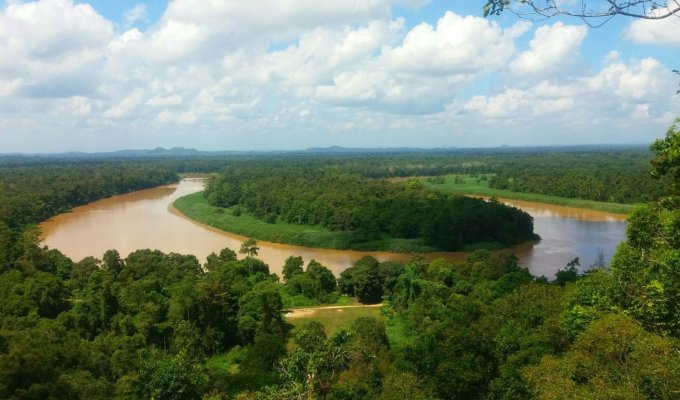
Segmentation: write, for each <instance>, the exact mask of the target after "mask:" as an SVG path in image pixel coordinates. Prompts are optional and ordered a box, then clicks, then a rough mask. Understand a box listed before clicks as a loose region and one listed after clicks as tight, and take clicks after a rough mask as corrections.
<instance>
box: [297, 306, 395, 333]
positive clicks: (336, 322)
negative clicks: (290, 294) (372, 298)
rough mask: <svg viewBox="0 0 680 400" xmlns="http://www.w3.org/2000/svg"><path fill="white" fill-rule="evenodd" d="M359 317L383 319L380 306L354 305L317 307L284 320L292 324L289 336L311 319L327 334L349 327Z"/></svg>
mask: <svg viewBox="0 0 680 400" xmlns="http://www.w3.org/2000/svg"><path fill="white" fill-rule="evenodd" d="M359 317H373V318H375V319H378V320H381V321H384V320H385V318H384V317H383V315H382V313H381V312H380V307H354V308H330V309H323V308H319V309H317V310H316V312H315V313H314V314H312V315H309V316H306V317H298V318H287V319H286V321H287V322H288V323H289V324H291V325H292V326H293V330H292V331H291V337H294V336H295V329H296V328H298V327H301V326H303V325H305V324H307V323H309V322H311V321H318V322H320V323H321V324H323V326H324V328H325V329H326V334H327V335H332V334H333V333H335V332H337V331H338V330H340V329H343V328H344V329H349V328H350V327H351V326H352V324H353V323H354V320H356V319H357V318H359Z"/></svg>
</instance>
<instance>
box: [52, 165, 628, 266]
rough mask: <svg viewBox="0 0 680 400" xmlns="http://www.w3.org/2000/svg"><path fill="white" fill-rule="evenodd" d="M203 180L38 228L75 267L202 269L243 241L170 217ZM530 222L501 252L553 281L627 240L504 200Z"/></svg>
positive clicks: (334, 254) (281, 248)
mask: <svg viewBox="0 0 680 400" xmlns="http://www.w3.org/2000/svg"><path fill="white" fill-rule="evenodd" d="M202 187H203V180H201V179H191V178H188V179H184V180H182V181H181V182H180V183H177V184H173V185H167V186H160V187H156V188H152V189H146V190H141V191H138V192H134V193H129V194H124V195H120V196H114V197H111V198H108V199H104V200H99V201H96V202H94V203H91V204H88V205H85V206H81V207H76V208H74V209H73V211H72V212H68V213H64V214H60V215H57V216H55V217H53V218H50V219H49V220H47V221H45V222H43V223H42V224H40V228H41V230H42V237H43V244H45V245H47V246H49V247H50V248H55V249H59V250H60V251H61V252H62V253H64V254H65V255H67V256H68V257H70V258H72V259H73V260H81V259H83V258H84V257H87V256H94V257H99V258H101V256H102V254H103V253H104V252H105V251H106V250H108V249H116V250H118V251H119V252H120V253H121V256H127V254H129V253H130V252H132V251H134V250H136V249H146V248H148V249H158V250H161V251H163V252H166V253H169V252H175V253H182V254H193V255H195V256H196V257H198V259H199V260H200V261H205V258H206V257H207V256H208V255H209V254H210V253H212V252H219V251H220V250H221V249H223V248H224V247H230V248H231V249H233V250H234V251H238V249H239V247H240V245H241V243H242V242H243V241H244V240H245V239H246V238H244V237H242V236H238V235H233V234H230V233H226V232H222V231H218V230H215V229H212V228H210V227H206V226H202V225H200V224H197V223H195V222H193V221H190V220H188V219H186V218H184V217H183V216H181V215H179V214H178V213H177V212H176V211H173V210H172V207H171V205H172V203H173V202H174V201H175V200H176V199H177V198H179V197H182V196H185V195H188V194H191V193H195V192H197V191H200V190H202ZM501 201H504V202H507V203H509V204H511V205H513V206H516V207H519V208H521V209H523V210H524V211H526V212H528V213H529V214H531V215H532V216H533V217H534V230H535V232H536V233H538V234H539V235H540V236H541V238H542V240H541V241H540V242H538V243H525V244H522V245H519V246H514V247H511V248H509V249H507V250H505V251H508V252H513V253H515V254H516V255H517V256H519V258H520V264H521V265H523V266H526V267H528V268H529V270H530V271H531V272H532V273H533V274H534V275H537V276H540V275H545V276H547V277H552V276H553V275H554V273H555V272H556V271H557V269H558V268H563V267H564V266H565V265H566V263H567V262H569V261H570V260H572V259H573V258H574V257H579V258H580V259H581V263H582V269H585V268H587V266H588V265H591V264H593V263H595V261H596V260H597V255H598V251H599V250H598V249H601V251H603V252H604V255H605V259H606V260H608V259H609V258H610V257H611V256H612V254H613V253H614V251H615V250H616V246H617V245H618V244H619V243H620V242H621V241H622V240H623V239H624V238H625V221H624V218H623V217H621V216H619V215H615V214H609V213H604V212H598V211H591V210H582V209H576V208H570V207H561V206H553V205H547V204H541V203H531V202H524V201H517V200H501ZM258 246H259V247H260V252H259V256H258V257H259V258H261V259H262V260H263V261H265V262H266V263H267V264H269V266H270V269H271V271H272V272H275V273H278V274H280V272H281V268H282V267H283V263H284V260H285V259H286V258H288V257H289V256H291V255H299V256H302V257H303V258H304V259H305V261H309V260H311V259H315V260H317V261H319V262H320V263H322V264H323V265H325V266H327V267H328V268H330V269H331V270H332V271H333V272H334V273H335V274H336V275H337V274H339V273H340V272H341V271H342V270H344V269H345V268H347V267H349V266H351V265H352V263H353V262H355V261H356V260H358V259H359V258H361V257H362V256H364V255H367V254H370V255H372V256H374V257H376V258H377V259H378V260H381V261H387V260H393V261H407V260H408V259H409V258H410V255H409V254H403V253H385V252H357V251H347V250H332V249H313V248H305V247H298V246H288V245H284V244H279V243H269V242H258ZM436 257H444V258H447V259H449V260H464V259H465V257H466V254H465V253H462V252H455V253H429V254H427V258H430V259H432V258H436Z"/></svg>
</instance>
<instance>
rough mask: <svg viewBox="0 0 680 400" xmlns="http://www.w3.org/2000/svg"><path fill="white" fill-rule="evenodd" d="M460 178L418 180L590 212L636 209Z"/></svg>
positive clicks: (441, 187) (456, 190) (453, 189)
mask: <svg viewBox="0 0 680 400" xmlns="http://www.w3.org/2000/svg"><path fill="white" fill-rule="evenodd" d="M459 178H462V182H459V183H455V182H454V176H452V175H449V176H446V177H445V181H444V183H442V184H436V183H431V182H428V181H427V178H418V180H420V181H421V182H422V183H424V184H426V185H427V186H430V187H432V188H434V189H439V190H444V191H447V192H454V193H460V194H477V195H480V196H489V197H498V198H504V199H514V200H524V201H533V202H537V203H546V204H555V205H559V206H566V207H574V208H587V209H590V210H598V211H606V212H610V213H614V214H630V213H631V212H632V211H633V209H634V208H635V207H636V206H635V205H633V204H620V203H606V202H602V201H592V200H581V199H572V198H567V197H558V196H548V195H543V194H534V193H523V192H513V191H511V190H506V189H494V188H490V187H489V182H488V181H486V180H477V179H476V178H475V177H472V176H466V175H463V176H461V175H459Z"/></svg>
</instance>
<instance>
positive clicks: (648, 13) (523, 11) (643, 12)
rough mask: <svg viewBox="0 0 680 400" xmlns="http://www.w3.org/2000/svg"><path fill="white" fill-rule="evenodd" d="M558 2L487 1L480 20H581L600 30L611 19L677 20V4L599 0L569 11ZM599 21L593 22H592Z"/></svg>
mask: <svg viewBox="0 0 680 400" xmlns="http://www.w3.org/2000/svg"><path fill="white" fill-rule="evenodd" d="M561 3H562V2H560V1H559V0H547V1H543V0H487V3H486V4H485V5H484V9H483V11H484V16H489V15H500V14H501V13H503V12H504V11H509V12H511V13H513V14H515V15H517V16H519V17H521V18H528V19H532V20H543V19H546V18H551V17H555V16H558V15H565V16H570V17H576V18H580V19H582V20H584V21H585V22H586V23H587V24H588V25H590V26H601V25H603V24H605V23H606V22H607V21H609V20H610V19H611V18H613V17H615V16H619V15H622V16H626V17H631V18H640V19H648V20H660V19H665V18H668V17H671V16H676V17H680V0H667V1H666V2H664V3H660V2H658V1H657V0H629V1H622V0H601V1H595V2H591V3H588V2H587V1H586V0H581V1H580V2H578V4H576V5H573V6H572V7H569V5H568V4H567V5H565V6H562V5H561ZM594 20H599V21H597V22H592V21H594Z"/></svg>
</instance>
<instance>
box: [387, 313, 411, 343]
mask: <svg viewBox="0 0 680 400" xmlns="http://www.w3.org/2000/svg"><path fill="white" fill-rule="evenodd" d="M385 330H386V331H387V339H388V340H389V341H390V346H392V348H397V349H398V348H400V347H403V346H404V345H406V344H407V343H408V342H409V337H408V335H407V334H406V323H405V322H404V320H403V319H402V318H401V317H399V316H392V317H390V318H388V319H387V322H386V326H385Z"/></svg>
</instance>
